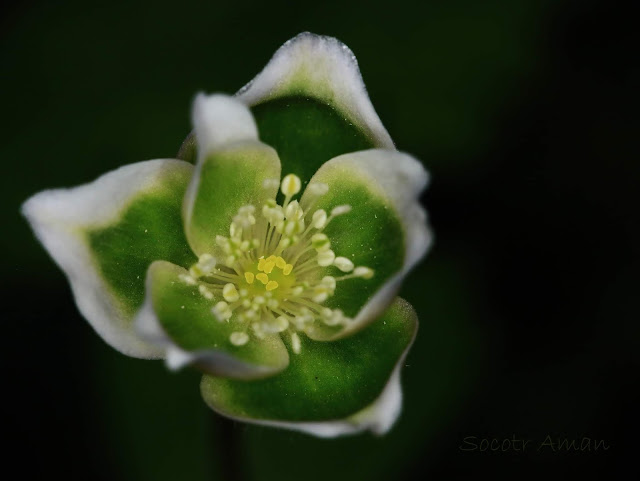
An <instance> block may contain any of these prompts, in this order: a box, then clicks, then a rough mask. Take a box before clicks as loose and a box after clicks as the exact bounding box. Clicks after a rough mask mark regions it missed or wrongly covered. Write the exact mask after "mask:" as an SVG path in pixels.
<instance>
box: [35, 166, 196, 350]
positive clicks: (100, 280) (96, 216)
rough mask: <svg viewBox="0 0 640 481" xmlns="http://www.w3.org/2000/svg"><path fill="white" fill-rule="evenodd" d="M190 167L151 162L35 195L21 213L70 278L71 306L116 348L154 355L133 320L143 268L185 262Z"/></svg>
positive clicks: (139, 301)
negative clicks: (73, 302) (184, 211)
mask: <svg viewBox="0 0 640 481" xmlns="http://www.w3.org/2000/svg"><path fill="white" fill-rule="evenodd" d="M192 172H193V166H192V165H190V164H188V163H186V162H182V161H179V160H172V159H168V160H150V161H147V162H139V163H136V164H131V165H128V166H125V167H122V168H120V169H117V170H115V171H113V172H109V173H107V174H105V175H103V176H102V177H100V178H98V179H97V180H95V181H94V182H92V183H89V184H86V185H83V186H80V187H76V188H73V189H59V190H50V191H44V192H41V193H39V194H37V195H35V196H34V197H32V198H31V199H29V200H28V201H27V202H26V203H25V204H24V206H23V213H24V215H25V216H26V217H27V219H28V220H29V222H30V223H31V226H32V228H33V230H34V231H35V233H36V235H37V236H38V238H39V239H40V241H41V242H42V243H43V244H44V246H45V248H46V249H47V250H48V252H49V254H50V255H51V257H53V259H54V260H55V261H56V263H57V264H58V265H59V266H60V267H61V269H62V270H63V271H64V272H65V274H66V275H67V277H68V278H69V282H70V283H71V288H72V290H73V293H74V297H75V300H76V304H77V305H78V308H79V310H80V312H81V313H82V315H83V316H84V317H85V318H86V319H87V320H88V321H89V322H90V323H91V325H92V326H93V328H94V329H95V330H96V331H97V332H98V333H99V334H100V335H101V336H102V337H103V338H104V339H105V340H106V341H107V342H108V343H109V344H111V345H112V346H113V347H114V348H116V349H118V350H119V351H121V352H123V353H125V354H128V355H130V356H135V357H159V356H161V354H162V353H161V351H160V350H158V349H157V348H156V347H155V346H152V345H149V344H148V343H146V342H144V340H142V339H141V338H140V337H139V335H138V334H137V333H136V332H135V331H134V329H133V326H132V322H133V318H134V315H135V313H136V312H137V310H138V309H139V307H140V306H141V305H142V301H143V299H144V279H145V275H146V271H147V268H148V266H149V264H150V263H151V262H153V261H154V260H157V259H166V260H169V261H171V262H174V263H176V264H180V265H190V264H191V263H193V262H194V259H195V257H194V255H193V253H192V252H191V250H190V249H189V246H188V244H187V241H186V239H185V237H184V233H183V228H182V219H181V215H180V209H181V204H182V198H183V197H184V193H185V190H186V188H187V185H188V182H189V179H190V178H191V174H192Z"/></svg>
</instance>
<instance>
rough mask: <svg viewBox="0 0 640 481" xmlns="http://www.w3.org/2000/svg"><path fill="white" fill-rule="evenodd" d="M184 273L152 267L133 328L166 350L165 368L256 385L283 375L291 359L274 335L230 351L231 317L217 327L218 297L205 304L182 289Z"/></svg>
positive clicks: (197, 294)
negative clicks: (254, 381) (215, 308)
mask: <svg viewBox="0 0 640 481" xmlns="http://www.w3.org/2000/svg"><path fill="white" fill-rule="evenodd" d="M187 273H188V271H187V270H186V269H183V268H182V267H179V266H176V265H174V264H171V263H169V262H164V261H158V262H154V263H153V264H151V266H150V267H149V272H148V274H147V283H146V285H147V299H146V301H145V306H144V308H143V309H142V310H141V312H140V314H139V316H138V318H137V320H136V325H137V327H138V329H139V331H140V332H141V333H143V334H144V335H145V336H146V337H147V338H148V339H149V340H151V341H153V342H155V343H157V344H160V345H163V346H164V347H165V348H166V349H167V356H166V358H167V362H168V364H169V366H170V367H172V368H178V367H182V366H183V365H185V364H194V365H196V366H197V367H199V368H201V369H203V370H205V371H207V372H209V373H212V374H216V375H221V376H228V377H233V378H241V379H254V378H261V377H265V376H270V375H272V374H275V373H277V372H279V371H281V370H282V369H284V368H285V367H286V366H287V364H288V362H289V355H288V353H287V350H286V348H285V346H284V344H283V342H282V340H281V339H280V336H278V335H276V334H274V335H269V336H265V338H264V339H261V340H258V339H252V340H251V341H250V342H249V343H247V344H245V345H244V346H234V345H233V344H231V342H230V341H229V335H230V334H231V333H232V332H234V331H237V330H238V324H237V323H236V322H234V318H233V317H232V318H231V319H230V320H229V321H218V320H217V319H216V317H215V316H214V315H213V313H212V312H211V308H212V306H214V305H215V303H216V302H218V301H220V300H222V298H221V297H215V296H214V298H213V299H206V298H205V297H203V296H202V295H201V294H200V292H199V291H198V287H196V286H191V285H187V284H185V283H184V282H183V281H182V280H180V277H179V276H180V275H186V274H187Z"/></svg>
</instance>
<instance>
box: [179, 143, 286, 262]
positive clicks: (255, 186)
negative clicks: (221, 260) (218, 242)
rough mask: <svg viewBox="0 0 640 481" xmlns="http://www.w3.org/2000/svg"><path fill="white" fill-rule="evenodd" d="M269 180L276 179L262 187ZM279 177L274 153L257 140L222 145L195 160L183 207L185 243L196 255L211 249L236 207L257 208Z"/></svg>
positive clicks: (274, 189) (225, 230)
mask: <svg viewBox="0 0 640 481" xmlns="http://www.w3.org/2000/svg"><path fill="white" fill-rule="evenodd" d="M271 179H274V180H275V181H276V182H274V183H273V184H269V185H268V186H265V185H264V181H265V180H271ZM279 180H280V160H279V159H278V154H276V151H275V150H273V149H272V148H271V147H269V146H267V145H265V144H262V143H260V142H257V141H246V142H240V143H234V144H229V145H226V146H225V147H221V148H219V149H217V150H214V151H213V152H211V153H210V154H209V155H208V156H207V157H206V158H205V159H204V160H201V161H198V166H197V167H196V173H195V174H194V176H193V179H192V181H191V185H190V186H189V191H188V192H187V195H186V196H185V203H184V208H183V212H184V220H185V231H186V233H187V238H188V239H189V245H191V247H192V248H193V250H194V251H195V252H197V253H198V254H202V253H205V252H206V253H212V252H215V238H216V235H223V236H228V235H229V226H230V225H231V221H232V219H233V217H234V216H235V215H236V214H237V213H238V209H239V208H240V207H242V206H244V205H249V204H251V205H253V206H255V207H256V208H257V209H259V207H260V206H261V205H262V204H263V203H264V201H265V200H267V199H273V198H275V195H276V193H277V191H278V181H279ZM259 212H260V211H259V210H258V211H257V215H259Z"/></svg>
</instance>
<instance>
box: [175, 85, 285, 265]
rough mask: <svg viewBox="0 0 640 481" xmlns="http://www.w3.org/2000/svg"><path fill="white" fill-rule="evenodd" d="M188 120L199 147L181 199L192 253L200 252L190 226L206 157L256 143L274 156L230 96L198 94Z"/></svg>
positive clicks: (242, 107) (251, 120)
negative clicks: (189, 178)
mask: <svg viewBox="0 0 640 481" xmlns="http://www.w3.org/2000/svg"><path fill="white" fill-rule="evenodd" d="M191 119H192V123H193V128H194V130H193V132H194V134H195V138H196V142H197V146H198V159H197V161H196V166H195V169H194V171H193V176H192V178H191V182H190V183H189V186H188V187H187V191H186V193H185V196H184V201H183V204H182V217H183V222H184V231H185V235H186V236H187V240H188V242H189V245H190V246H191V248H192V250H193V251H194V252H196V253H202V252H201V251H202V249H201V248H200V246H199V245H198V242H197V240H196V239H193V238H192V236H191V232H192V230H191V228H190V226H191V222H192V218H193V207H194V205H195V202H196V196H197V194H198V190H199V189H200V179H201V173H202V166H203V164H204V162H205V161H206V159H207V157H208V156H209V155H210V154H211V153H213V152H215V151H219V150H223V149H226V148H231V147H236V146H237V147H242V146H250V145H258V144H259V145H260V146H264V147H265V148H267V149H269V150H271V151H273V152H274V153H275V150H273V149H272V148H271V147H269V146H267V145H266V144H263V143H261V142H260V141H259V140H258V127H257V126H256V122H255V120H254V118H253V114H252V113H251V111H250V110H249V108H248V107H247V106H246V105H245V104H243V103H242V102H240V101H238V100H237V99H235V98H234V97H231V96H229V95H224V94H212V95H205V94H203V93H199V94H198V95H196V97H195V99H194V101H193V107H192V113H191ZM275 155H276V156H277V154H275ZM274 195H275V193H274Z"/></svg>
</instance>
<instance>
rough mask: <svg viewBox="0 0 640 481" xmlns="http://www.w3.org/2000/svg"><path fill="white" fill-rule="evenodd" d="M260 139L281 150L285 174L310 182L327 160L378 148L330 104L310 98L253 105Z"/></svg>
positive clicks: (278, 100) (278, 150) (280, 154)
mask: <svg viewBox="0 0 640 481" xmlns="http://www.w3.org/2000/svg"><path fill="white" fill-rule="evenodd" d="M252 112H253V115H254V116H255V119H256V123H257V124H258V130H259V132H260V139H261V140H262V141H263V142H264V143H266V144H268V145H270V146H272V147H273V148H274V149H276V150H277V152H278V155H279V156H280V161H281V162H282V172H283V174H285V175H286V174H296V175H297V176H298V177H300V179H301V180H302V182H303V185H304V184H306V183H307V182H308V181H309V179H311V177H312V176H313V174H315V172H316V171H317V170H318V169H319V168H320V166H321V165H322V164H324V163H325V162H326V161H327V160H329V159H332V158H333V157H337V156H338V155H342V154H346V153H348V152H356V151H358V150H365V149H370V148H372V147H376V144H375V143H374V142H372V141H371V139H370V138H368V137H367V136H366V135H365V134H364V133H363V132H362V131H361V130H360V129H358V127H356V126H355V125H353V124H352V123H351V122H349V121H348V120H347V119H345V117H344V116H343V115H341V113H340V112H338V111H336V110H335V109H334V108H333V107H331V106H330V105H327V104H326V103H323V102H321V101H319V100H316V99H313V98H309V97H284V98H277V99H273V100H268V101H266V102H263V103H261V104H259V105H256V106H255V107H253V108H252Z"/></svg>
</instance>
